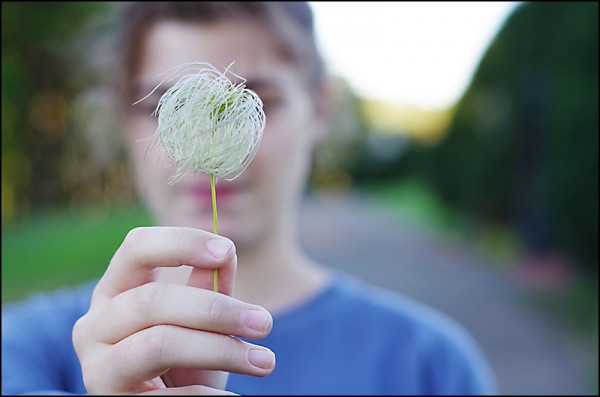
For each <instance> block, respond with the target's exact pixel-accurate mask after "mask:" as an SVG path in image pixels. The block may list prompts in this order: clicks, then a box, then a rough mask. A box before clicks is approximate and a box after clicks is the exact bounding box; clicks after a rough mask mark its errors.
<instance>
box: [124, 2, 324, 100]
mask: <svg viewBox="0 0 600 397" xmlns="http://www.w3.org/2000/svg"><path fill="white" fill-rule="evenodd" d="M236 19H238V20H248V21H252V22H256V23H258V24H259V25H260V26H262V27H264V28H265V29H267V30H268V31H269V32H270V35H271V36H272V37H273V38H275V39H276V40H278V42H279V44H280V47H281V48H280V50H281V51H282V54H283V55H284V56H285V57H286V58H287V59H289V60H290V61H292V62H294V63H296V64H297V65H298V66H300V70H302V71H303V72H304V74H305V77H306V80H307V82H308V83H309V84H310V86H311V87H316V86H317V85H318V84H319V83H321V82H322V81H323V79H324V74H325V72H324V67H323V62H322V60H321V57H320V56H319V54H318V51H317V46H316V43H315V37H314V23H313V15H312V10H311V9H310V7H309V5H308V4H307V3H306V2H234V1H231V2H230V1H214V2H213V1H190V2H175V1H165V2H130V3H128V4H126V5H123V6H122V9H121V20H120V27H121V28H120V31H119V38H118V45H119V47H120V48H119V58H120V67H121V72H122V73H120V75H121V76H122V78H123V79H124V81H122V82H120V84H119V86H120V87H121V88H123V89H125V91H126V92H125V93H124V94H125V96H126V97H129V98H130V97H131V95H132V94H134V93H133V92H132V89H133V87H132V83H133V79H132V77H133V76H134V75H135V73H136V72H137V69H138V67H139V59H140V54H139V51H140V49H141V45H140V44H141V43H142V40H143V39H144V36H145V35H146V33H147V32H148V30H149V29H150V28H151V27H152V26H154V25H155V24H156V23H158V22H161V21H165V20H176V21H184V22H199V23H206V24H210V23H215V22H219V21H223V20H236ZM199 61H201V60H199Z"/></svg>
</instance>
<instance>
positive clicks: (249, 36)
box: [138, 21, 287, 86]
mask: <svg viewBox="0 0 600 397" xmlns="http://www.w3.org/2000/svg"><path fill="white" fill-rule="evenodd" d="M140 61H141V64H140V65H139V66H140V68H139V72H140V73H139V76H138V78H140V80H142V81H143V82H144V83H146V82H148V83H152V82H153V81H152V80H158V81H156V83H158V82H160V80H159V78H157V77H156V76H159V75H160V74H161V73H163V72H165V71H166V70H169V69H170V68H172V67H175V66H178V65H181V64H184V63H188V62H206V63H210V64H212V65H213V66H215V67H216V68H217V69H218V70H220V71H224V70H225V68H227V67H228V66H229V70H230V71H231V72H233V73H235V74H237V75H239V76H242V77H243V78H244V79H246V80H248V82H249V83H252V84H253V85H261V86H269V85H271V84H272V83H271V82H270V81H269V80H272V79H271V76H273V74H274V70H273V69H274V68H277V64H279V65H280V64H281V63H282V62H283V63H287V62H286V60H285V59H283V57H281V54H280V53H279V51H278V46H277V45H276V44H275V42H274V40H272V39H271V38H270V37H269V36H268V35H266V32H264V31H263V29H261V28H260V27H257V26H254V25H251V24H237V25H235V24H233V23H231V22H222V23H219V24H215V25H202V24H192V23H184V22H177V21H168V22H160V23H158V24H157V25H155V26H154V27H153V28H152V29H151V30H150V31H149V32H148V35H147V36H146V40H145V41H144V44H143V54H142V56H141V59H140ZM232 62H233V64H232ZM229 77H230V78H231V79H232V81H234V82H235V76H233V75H231V76H229Z"/></svg>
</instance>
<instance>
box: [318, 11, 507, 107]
mask: <svg viewBox="0 0 600 397" xmlns="http://www.w3.org/2000/svg"><path fill="white" fill-rule="evenodd" d="M517 4H519V2H496V1H489V2H427V1H425V2H420V1H419V2H404V1H402V2H366V1H365V2H311V6H312V9H313V11H314V13H315V26H316V32H317V40H318V42H319V43H318V45H319V47H320V48H321V50H322V52H323V56H324V57H325V61H326V63H327V65H328V67H329V69H330V71H331V72H332V73H334V74H337V75H341V76H343V77H345V78H346V79H347V80H348V82H349V83H350V85H351V86H352V87H353V88H354V89H355V90H356V92H357V93H358V94H359V95H361V96H363V97H366V98H371V99H378V100H383V101H386V102H390V103H393V104H398V105H406V104H411V105H417V106H420V107H425V108H430V109H439V108H445V107H448V106H451V105H452V104H454V102H455V101H456V100H458V99H459V98H460V96H461V95H462V93H463V92H464V90H465V89H466V88H467V85H468V84H469V82H470V80H471V76H472V74H473V72H474V71H475V69H476V67H477V64H478V63H479V60H480V58H481V56H482V55H483V53H484V51H485V50H486V49H487V46H488V45H489V44H490V41H491V40H492V39H493V37H494V36H495V34H496V33H497V31H498V29H499V28H500V27H501V24H502V23H503V22H504V20H505V19H506V17H507V16H508V14H509V13H510V12H511V11H512V10H513V9H514V7H515V6H516V5H517Z"/></svg>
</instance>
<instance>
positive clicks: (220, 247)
mask: <svg viewBox="0 0 600 397" xmlns="http://www.w3.org/2000/svg"><path fill="white" fill-rule="evenodd" d="M231 246H232V244H231V241H229V240H224V239H213V240H208V241H207V242H206V249H208V251H209V252H210V253H211V254H213V256H215V257H216V258H222V257H224V256H225V254H226V253H227V251H229V250H230V249H231Z"/></svg>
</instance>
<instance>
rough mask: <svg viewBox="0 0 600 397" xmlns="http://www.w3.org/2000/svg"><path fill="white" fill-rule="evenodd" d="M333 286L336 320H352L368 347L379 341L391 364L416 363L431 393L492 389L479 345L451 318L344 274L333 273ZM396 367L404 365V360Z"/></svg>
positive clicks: (405, 297) (349, 322)
mask: <svg viewBox="0 0 600 397" xmlns="http://www.w3.org/2000/svg"><path fill="white" fill-rule="evenodd" d="M333 289H334V291H335V294H336V295H337V300H338V302H339V305H338V308H337V310H338V311H339V313H340V318H341V319H342V320H341V321H344V322H346V324H347V325H349V324H351V326H352V329H353V332H357V333H360V334H362V335H368V339H369V341H368V344H370V345H372V346H370V348H371V349H373V348H377V346H378V345H380V346H384V351H385V353H384V354H386V355H388V356H389V358H388V359H386V361H387V362H388V364H389V365H391V366H392V367H393V366H394V362H398V363H400V361H401V360H403V359H405V358H406V357H410V358H411V359H412V360H415V362H418V363H419V371H420V372H421V376H425V377H427V378H428V379H427V382H426V383H427V384H428V385H430V386H431V388H432V389H431V390H430V392H431V393H437V392H447V391H450V392H452V390H455V391H457V392H458V391H459V390H460V393H461V394H462V393H465V392H468V391H469V390H471V391H472V392H473V393H476V394H480V393H488V392H489V393H491V392H494V390H495V385H494V379H493V375H492V373H491V369H490V367H489V364H488V362H487V361H486V359H485V357H484V355H483V353H482V351H481V349H480V347H479V346H478V344H477V342H476V341H475V339H474V338H473V336H472V335H471V334H470V333H469V332H468V331H467V330H466V329H465V328H464V327H463V326H462V325H460V324H459V323H457V322H456V321H455V320H454V319H452V318H450V317H449V316H447V315H445V314H443V313H441V312H440V311H438V310H436V309H434V308H432V307H429V306H427V305H425V304H423V303H420V302H418V301H416V300H414V299H412V298H409V297H407V296H404V295H401V294H398V293H395V292H392V291H389V290H386V289H382V288H379V287H376V286H373V285H370V284H368V283H366V282H363V281H361V280H359V279H357V278H355V277H353V276H349V275H346V274H340V275H339V276H338V277H337V279H336V280H335V281H334V284H333ZM393 352H397V353H400V352H401V354H398V355H394V354H393ZM399 366H400V364H399ZM401 366H402V367H403V368H406V363H402V365H401Z"/></svg>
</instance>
